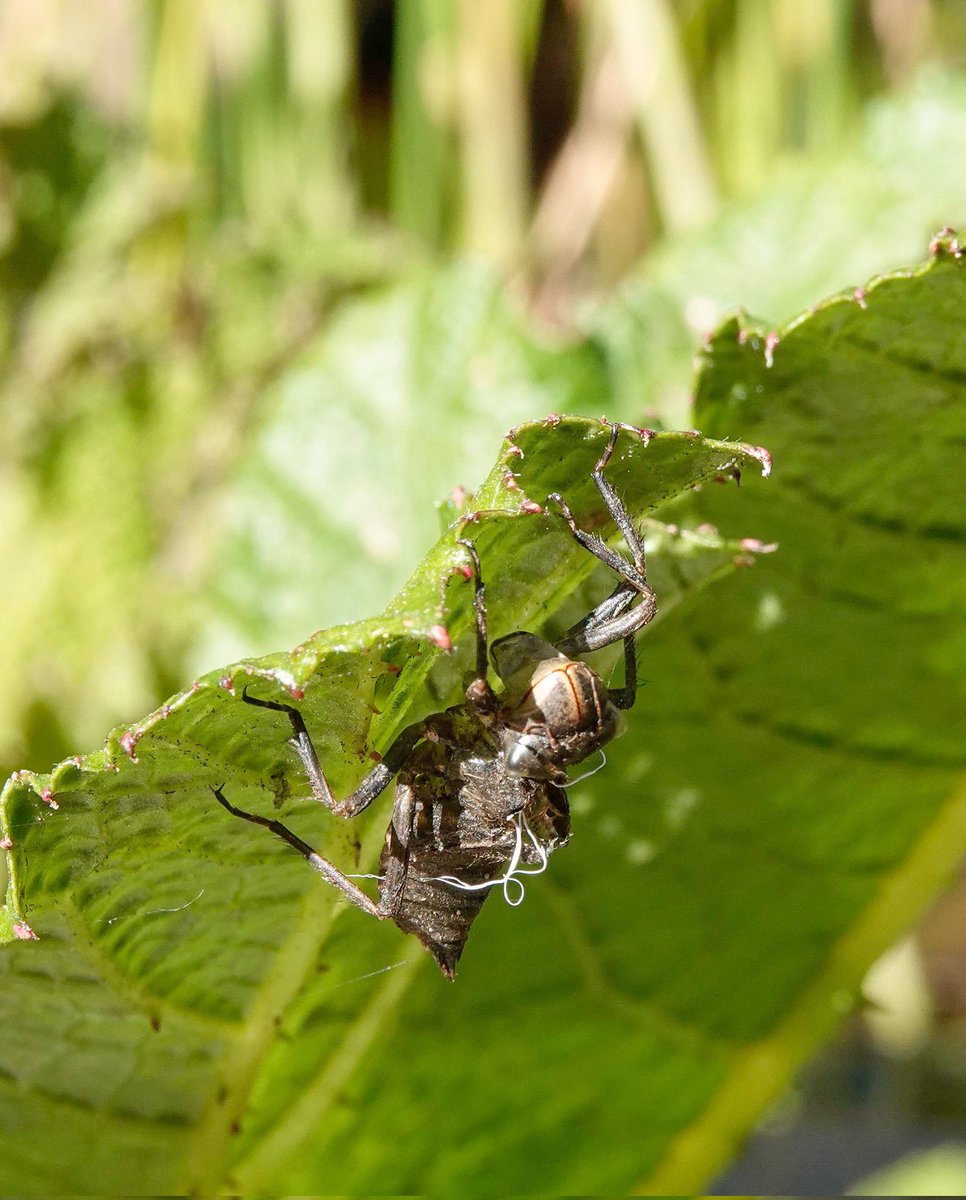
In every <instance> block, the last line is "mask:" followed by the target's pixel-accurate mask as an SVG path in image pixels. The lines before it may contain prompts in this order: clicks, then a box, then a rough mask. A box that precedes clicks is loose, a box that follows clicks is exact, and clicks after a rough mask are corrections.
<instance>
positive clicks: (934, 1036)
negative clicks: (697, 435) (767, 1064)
mask: <svg viewBox="0 0 966 1200" xmlns="http://www.w3.org/2000/svg"><path fill="white" fill-rule="evenodd" d="M964 56H966V14H964V10H963V5H962V3H961V0H808V2H807V3H802V0H594V2H593V3H581V2H579V0H570V2H564V0H544V2H541V0H486V3H485V4H482V3H479V2H478V0H477V2H474V0H398V2H397V3H391V2H390V0H356V2H355V3H351V2H349V0H324V2H318V0H274V2H272V0H157V2H155V3H150V4H131V3H128V2H126V0H87V2H86V3H84V4H77V3H68V2H67V0H4V2H3V4H2V6H0V412H2V414H3V438H2V442H0V562H2V564H3V580H4V586H3V588H2V589H0V631H2V632H0V672H2V676H3V678H4V679H5V680H6V681H7V687H6V688H5V689H4V691H3V694H2V695H0V766H2V767H3V774H6V771H7V770H12V769H14V768H17V767H23V766H29V767H32V768H34V769H37V770H44V769H47V768H48V767H49V766H50V764H51V763H52V762H54V761H56V760H58V759H61V758H63V757H65V756H67V755H69V754H73V753H75V752H77V751H80V750H86V749H88V748H91V747H93V746H95V745H97V744H99V743H100V741H101V740H102V738H103V736H104V735H105V733H106V731H107V730H108V729H109V728H110V727H111V726H113V725H115V724H117V723H119V722H122V721H131V720H134V719H135V718H137V717H139V716H141V715H143V714H144V713H146V712H148V711H149V710H151V709H152V708H154V707H156V705H157V704H158V703H160V702H161V701H162V700H163V699H164V698H165V697H166V696H167V695H169V694H170V693H172V692H174V691H175V690H176V689H178V688H179V687H181V686H183V685H184V683H185V682H186V681H187V680H188V679H190V678H191V676H192V675H193V674H194V673H197V672H199V671H201V670H207V669H210V668H213V667H216V666H218V665H219V664H220V663H222V662H227V661H230V660H231V659H233V658H237V657H240V656H243V655H254V654H258V653H263V652H267V651H270V650H273V649H277V648H279V647H282V646H286V645H290V644H292V643H294V642H295V641H297V640H299V639H300V638H302V637H304V636H305V635H306V634H308V633H309V632H311V631H312V629H314V628H318V627H322V626H325V625H328V624H332V623H334V622H337V621H344V620H354V619H358V618H361V617H364V616H368V615H370V614H373V613H376V612H378V611H379V610H380V609H381V608H382V607H383V606H384V605H385V603H386V602H387V601H388V599H389V598H390V596H391V595H392V593H393V591H394V589H395V588H396V587H398V586H399V585H400V584H401V582H402V581H403V580H404V579H405V577H406V576H407V574H408V572H409V571H410V569H411V568H412V567H413V566H414V565H415V564H416V562H417V561H418V559H419V557H420V555H421V554H422V552H423V551H424V550H425V548H426V547H427V546H428V545H429V544H430V543H431V541H432V540H433V538H434V536H435V533H436V530H437V525H438V520H439V518H438V516H437V514H436V512H435V509H434V502H435V501H436V500H437V499H439V498H441V497H443V496H444V495H445V494H446V493H447V492H448V491H449V490H450V489H452V488H453V487H454V486H456V485H458V484H465V485H467V486H472V485H474V484H475V483H476V482H478V481H479V480H480V479H481V478H482V476H483V474H484V472H485V470H486V469H487V467H488V466H489V464H490V463H491V462H492V460H493V457H494V454H495V451H496V448H497V446H498V444H499V438H500V436H501V434H502V433H503V431H504V430H505V429H506V428H507V427H508V426H509V425H511V424H514V423H517V422H519V421H522V420H524V419H527V418H530V417H538V416H542V415H544V413H545V412H546V411H547V407H548V387H545V386H537V385H534V383H533V381H534V379H536V380H538V381H539V380H540V376H541V353H542V348H546V349H547V350H548V351H549V349H551V348H552V349H554V350H555V351H556V350H559V348H560V347H561V346H564V347H566V346H569V345H572V346H573V353H574V370H573V371H572V372H571V377H572V378H573V380H574V381H575V382H574V383H573V384H572V385H571V387H570V388H569V390H567V391H564V392H559V393H552V392H551V394H550V396H549V399H550V401H551V402H552V406H553V407H556V408H559V409H561V410H566V411H584V412H588V413H591V414H599V413H600V412H604V411H606V412H607V413H608V414H609V415H612V416H618V417H621V418H623V419H628V420H639V421H643V420H645V419H646V420H647V421H648V422H649V423H656V422H663V423H665V424H667V425H669V426H683V427H687V426H688V425H689V424H690V420H689V408H688V388H689V375H690V363H691V357H692V354H693V352H694V348H695V346H696V345H697V344H698V342H699V339H700V338H701V337H702V335H704V334H705V333H707V332H708V331H710V329H711V328H713V326H714V325H715V324H716V323H717V322H718V321H719V320H720V319H721V317H722V316H723V315H724V314H725V313H726V312H727V311H729V309H731V308H733V307H734V306H736V305H738V304H744V305H746V306H747V307H749V308H751V309H752V310H754V311H755V312H756V313H758V314H760V315H762V316H763V317H766V318H767V319H769V320H771V321H774V322H780V321H785V320H788V319H789V318H791V317H792V316H793V315H794V314H795V313H796V312H797V311H799V310H801V309H803V308H804V307H806V306H807V305H808V304H810V303H812V302H815V301H818V300H820V299H821V298H823V297H824V296H825V295H827V294H828V293H830V292H832V291H834V290H836V289H838V288H840V287H844V286H849V285H855V284H858V283H862V282H864V281H865V279H866V278H867V277H868V276H869V275H871V274H873V273H875V272H876V271H880V270H885V269H887V268H890V267H894V266H897V265H900V264H902V263H904V262H907V261H910V262H911V261H915V260H916V259H918V258H921V257H922V256H923V253H924V250H925V247H926V244H927V242H928V238H929V235H930V234H931V233H932V232H933V231H934V230H935V229H936V228H939V227H940V226H942V225H944V224H955V223H956V221H957V220H959V221H961V222H966V178H963V169H962V164H963V163H964V162H966V77H964V75H963V74H962V66H963V62H964ZM591 361H593V363H594V365H595V367H597V366H599V365H600V364H601V363H603V364H604V365H605V366H606V371H607V378H608V379H609V381H610V393H609V394H607V395H601V394H600V393H599V391H598V390H594V389H593V388H590V387H589V388H588V389H586V390H584V389H582V388H581V387H580V379H581V364H582V363H584V362H587V363H589V362H591ZM587 378H588V379H589V380H593V381H596V380H597V379H598V378H599V372H598V371H597V370H596V369H595V370H594V371H590V370H589V368H588V370H587ZM731 432H732V433H733V434H734V436H736V437H740V436H741V430H733V431H731ZM957 905H959V907H957ZM962 908H963V902H962V900H961V899H958V898H957V896H956V894H955V893H954V894H953V895H952V896H951V897H949V898H947V900H946V901H944V906H943V909H942V910H941V912H940V913H938V914H935V915H934V916H933V917H932V918H930V920H929V921H928V922H927V925H926V927H925V929H924V930H923V931H922V933H921V935H920V938H919V941H918V943H917V944H915V945H913V944H910V945H909V946H907V947H905V948H904V949H903V950H901V951H900V952H897V956H896V959H895V962H893V963H892V964H891V965H890V964H888V963H887V964H886V966H885V968H884V969H883V970H884V974H883V976H882V978H883V979H884V980H885V982H884V983H882V985H881V997H882V1000H881V1002H882V1011H881V1012H880V1013H879V1014H878V1015H877V1017H876V1020H875V1021H873V1022H871V1023H869V1022H860V1023H858V1024H856V1025H854V1026H852V1027H851V1029H850V1032H849V1033H848V1035H847V1036H846V1038H845V1039H844V1040H843V1041H842V1042H841V1043H840V1044H839V1046H838V1047H837V1048H836V1049H834V1050H833V1051H830V1052H829V1054H828V1055H827V1056H826V1057H825V1058H824V1059H823V1060H822V1062H821V1063H819V1064H817V1065H816V1066H815V1067H814V1068H813V1070H812V1072H811V1073H810V1075H809V1077H808V1078H807V1079H805V1080H803V1081H802V1083H801V1085H800V1087H799V1088H798V1090H797V1091H796V1093H795V1094H794V1096H792V1097H790V1098H789V1100H788V1103H787V1104H786V1106H785V1107H784V1108H783V1109H782V1111H781V1112H780V1113H778V1114H777V1115H776V1116H775V1117H774V1119H773V1120H772V1122H771V1123H770V1124H769V1126H768V1127H767V1128H766V1130H765V1131H764V1132H763V1133H762V1134H761V1135H760V1137H759V1138H758V1140H757V1141H756V1142H755V1143H754V1144H753V1146H752V1147H751V1149H750V1151H749V1157H748V1160H747V1162H748V1165H747V1168H746V1173H745V1174H744V1175H742V1174H741V1170H742V1169H743V1168H742V1167H741V1165H740V1164H739V1167H737V1168H736V1169H735V1170H736V1173H735V1174H734V1175H733V1176H731V1177H729V1179H728V1180H726V1181H724V1184H723V1186H725V1185H727V1186H733V1187H734V1188H735V1189H737V1190H740V1189H741V1188H745V1189H750V1190H764V1191H781V1190H783V1189H784V1190H787V1191H808V1190H812V1191H815V1190H822V1189H823V1188H824V1189H827V1190H833V1191H834V1190H840V1189H841V1187H843V1186H846V1185H847V1184H848V1183H850V1182H854V1180H855V1179H856V1178H857V1177H858V1175H859V1174H861V1173H863V1172H864V1171H865V1170H866V1169H871V1168H872V1167H878V1166H881V1165H882V1164H883V1163H885V1162H887V1161H888V1159H889V1157H890V1155H891V1156H892V1157H895V1156H897V1155H898V1153H899V1151H900V1150H903V1149H909V1150H915V1149H917V1148H919V1147H920V1146H923V1145H931V1144H933V1143H934V1142H936V1141H937V1140H942V1137H941V1136H940V1134H942V1135H943V1136H945V1132H950V1131H951V1135H952V1134H956V1133H957V1132H958V1129H959V1128H960V1126H961V1119H962V1116H963V1114H964V1112H966V1041H964V1039H963V1036H962V1029H963V1024H964V1014H966V939H964V938H963V936H962V935H961V933H960V932H959V931H960V930H961V929H962V928H963V927H964V924H966V923H964V922H963V921H962V920H960V917H961V916H962V915H963V913H962ZM890 972H891V974H890ZM937 1013H939V1017H937ZM940 1018H941V1019H940ZM856 1122H858V1123H859V1125H861V1126H862V1127H863V1128H864V1127H865V1126H866V1125H868V1126H869V1128H874V1129H875V1130H876V1131H878V1132H877V1133H876V1137H878V1138H879V1139H880V1141H884V1143H885V1144H884V1145H881V1146H880V1145H878V1143H877V1144H876V1149H875V1151H874V1152H873V1151H870V1154H869V1156H868V1158H863V1157H862V1154H861V1153H860V1152H859V1151H858V1150H857V1146H859V1144H860V1142H861V1137H860V1136H859V1135H858V1134H857V1133H856ZM890 1122H891V1124H890ZM943 1122H949V1123H950V1124H949V1130H946V1126H945V1125H943ZM883 1129H888V1130H891V1131H892V1132H891V1134H890V1135H889V1136H888V1137H885V1136H884V1135H883V1134H882V1130H883ZM937 1130H938V1132H937ZM944 1131H945V1132H944ZM872 1140H873V1141H874V1140H875V1139H874V1138H873V1139H872ZM789 1147H792V1149H791V1150H790V1149H789ZM795 1147H799V1148H802V1147H804V1149H802V1150H801V1154H800V1155H798V1156H797V1157H796V1151H795V1149H794V1148H795ZM809 1147H811V1151H809ZM893 1152H894V1153H893ZM850 1155H851V1158H850V1157H849V1156H850ZM756 1156H757V1157H756ZM799 1158H801V1160H802V1162H801V1163H798V1159H799ZM931 1161H932V1164H933V1166H934V1165H935V1160H931ZM949 1161H950V1162H953V1163H954V1165H955V1162H956V1161H958V1160H956V1159H955V1156H953V1157H952V1158H951V1159H950V1160H949ZM778 1162H781V1163H783V1164H784V1166H783V1168H782V1169H783V1170H784V1171H785V1174H781V1171H779V1173H778V1174H774V1173H773V1174H769V1172H770V1171H773V1170H778V1168H777V1167H776V1163H778ZM797 1163H798V1165H799V1166H801V1167H802V1170H803V1171H804V1174H798V1175H795V1174H794V1170H795V1169H796V1164H797ZM803 1164H804V1165H803ZM959 1165H960V1169H961V1165H962V1164H961V1163H960V1164H959ZM832 1166H840V1167H841V1170H840V1174H839V1175H835V1174H834V1172H833V1174H832V1175H831V1176H830V1175H829V1174H828V1171H829V1170H830V1169H832ZM853 1168H854V1173H853V1174H852V1175H851V1176H849V1175H847V1171H848V1170H853ZM822 1171H825V1172H826V1174H822ZM747 1172H751V1173H750V1174H749V1173H747ZM843 1172H845V1173H846V1174H843ZM961 1180H962V1182H961V1185H960V1186H966V1174H964V1175H962V1176H961ZM756 1181H757V1182H756ZM883 1186H884V1185H883Z"/></svg>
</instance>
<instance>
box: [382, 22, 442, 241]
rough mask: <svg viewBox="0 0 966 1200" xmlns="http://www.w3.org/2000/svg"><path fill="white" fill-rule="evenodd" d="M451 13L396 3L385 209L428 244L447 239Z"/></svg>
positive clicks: (407, 230)
mask: <svg viewBox="0 0 966 1200" xmlns="http://www.w3.org/2000/svg"><path fill="white" fill-rule="evenodd" d="M454 16H455V10H454V8H453V4H452V3H451V2H446V3H439V2H437V0H400V3H399V4H398V6H397V7H396V31H395V44H394V46H393V69H392V70H393V73H392V93H393V94H392V142H391V151H390V154H391V161H390V169H389V208H390V213H391V215H392V218H393V220H394V221H395V223H396V224H397V225H398V226H399V227H400V228H401V229H404V230H406V232H408V233H414V234H417V235H418V236H419V237H421V238H422V239H423V240H424V241H425V242H426V243H427V244H428V245H430V246H434V245H439V244H440V242H441V241H443V240H444V238H445V236H446V232H447V229H448V220H447V217H448V212H449V208H450V200H451V186H452V177H453V169H454V165H455V153H454V152H455V146H454V143H453V138H452V133H451V129H450V124H451V112H452V90H453V66H452V46H453V35H454Z"/></svg>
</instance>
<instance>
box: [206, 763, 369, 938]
mask: <svg viewBox="0 0 966 1200" xmlns="http://www.w3.org/2000/svg"><path fill="white" fill-rule="evenodd" d="M211 790H212V791H213V792H214V794H215V799H216V800H217V801H218V803H219V804H220V805H221V806H222V807H223V808H226V809H227V810H228V811H229V812H230V813H231V815H232V816H233V817H241V818H242V819H243V820H245V821H251V822H252V824H253V825H263V826H264V827H265V828H266V829H270V830H271V831H272V833H274V834H276V835H277V836H278V837H280V838H281V839H282V841H284V842H288V844H289V845H290V846H291V847H293V849H295V850H297V851H298V852H299V854H301V855H302V857H303V858H304V859H305V861H306V862H307V863H308V864H309V866H310V867H312V868H314V869H315V870H316V871H318V873H319V874H320V875H321V876H322V878H323V879H324V880H325V881H326V882H327V883H331V884H332V886H333V887H337V888H338V889H339V891H340V892H342V894H343V895H344V896H345V897H346V898H347V899H349V900H351V901H352V903H353V904H355V905H356V907H357V908H361V909H362V911H363V912H367V913H369V915H370V916H372V917H379V918H380V919H382V917H383V915H384V914H383V913H382V911H381V910H380V908H379V906H378V905H377V904H376V903H375V902H374V901H373V900H370V899H369V897H368V896H367V895H366V894H365V892H364V891H363V890H362V888H360V887H358V886H357V885H356V884H354V883H353V882H352V880H351V879H347V878H346V877H345V875H343V874H342V872H341V871H340V870H339V869H338V867H335V866H333V864H332V863H330V862H329V860H328V859H327V858H323V857H322V855H321V854H318V853H317V852H316V851H315V850H313V849H312V847H311V846H310V845H309V844H308V843H307V842H303V841H302V839H301V838H300V837H296V835H295V834H294V833H293V832H292V831H291V829H289V828H288V827H287V826H285V825H283V824H282V822H281V821H276V820H273V819H272V818H270V817H260V816H259V815H258V814H257V813H250V812H245V811H244V810H243V809H241V808H236V807H235V806H234V804H232V803H231V802H230V801H229V800H226V799H225V795H224V792H223V791H222V788H221V787H216V788H212V789H211Z"/></svg>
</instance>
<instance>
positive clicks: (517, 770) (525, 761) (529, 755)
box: [505, 741, 550, 779]
mask: <svg viewBox="0 0 966 1200" xmlns="http://www.w3.org/2000/svg"><path fill="white" fill-rule="evenodd" d="M505 762H506V773H507V774H508V775H509V776H510V777H511V778H512V779H547V778H549V774H550V773H549V771H548V770H547V766H546V764H545V763H544V762H543V761H542V760H541V759H540V756H539V755H538V754H536V753H535V751H534V750H533V749H532V748H531V747H530V746H528V745H527V743H526V742H524V741H515V742H513V743H512V745H511V746H510V747H509V748H508V749H507V750H506V752H505Z"/></svg>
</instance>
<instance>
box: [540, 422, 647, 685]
mask: <svg viewBox="0 0 966 1200" xmlns="http://www.w3.org/2000/svg"><path fill="white" fill-rule="evenodd" d="M619 432H620V426H618V425H612V426H611V435H610V439H609V441H608V443H607V445H606V447H605V448H604V452H603V454H601V456H600V458H599V459H598V461H597V465H596V466H595V467H594V471H593V479H594V483H595V484H596V485H597V490H598V491H599V492H600V495H601V498H602V499H603V501H604V503H605V504H606V505H607V509H608V511H609V512H610V514H611V517H612V518H613V519H614V523H615V524H616V525H617V528H618V529H619V530H620V532H621V534H622V535H623V537H624V541H625V542H626V543H627V548H628V550H629V551H630V554H631V558H630V561H628V560H627V559H626V558H624V557H623V556H622V555H620V554H617V553H616V552H615V551H613V550H611V549H610V547H609V546H607V545H606V544H605V543H604V542H603V541H602V540H601V539H600V538H598V537H595V536H594V535H593V534H590V533H587V532H585V531H584V530H583V529H581V528H580V527H579V526H578V525H577V522H576V520H575V518H574V515H573V513H572V512H571V510H570V506H569V505H568V504H567V502H566V501H565V500H564V499H563V497H562V496H561V495H559V494H558V493H556V492H555V493H553V494H552V495H551V496H549V497H548V499H549V500H552V501H553V502H554V503H555V504H556V505H557V507H558V508H559V509H560V511H561V513H562V515H563V518H564V520H565V521H566V522H567V524H568V525H569V527H570V532H571V533H572V534H573V536H574V538H575V539H576V540H577V541H578V542H579V543H580V544H581V545H582V546H583V547H584V548H585V549H587V550H589V551H590V552H591V554H593V555H594V556H595V558H598V559H600V561H601V562H602V563H604V564H605V565H606V566H608V567H610V569H611V570H612V571H613V572H614V573H615V574H616V575H617V576H618V577H619V578H620V581H621V582H620V583H619V584H618V585H617V587H616V588H615V589H614V591H613V592H612V593H611V594H610V596H608V597H607V599H606V600H603V601H601V603H600V604H598V605H597V607H596V608H595V609H594V610H593V611H592V612H590V613H588V615H587V616H586V617H584V618H583V619H582V620H580V621H578V622H577V623H576V625H573V626H572V627H571V628H570V629H568V630H567V631H566V633H565V634H564V635H563V637H562V638H560V640H559V641H558V642H557V643H556V645H557V648H558V649H559V650H561V651H562V652H563V653H564V654H568V655H576V654H586V653H587V652H588V651H592V650H600V649H601V648H602V647H604V646H610V645H612V644H613V643H614V642H616V641H618V640H619V639H623V641H624V670H625V683H624V687H623V688H617V689H612V690H611V699H612V701H613V703H614V704H615V705H616V706H617V707H618V708H630V707H631V705H632V704H633V703H634V697H635V694H636V691H637V684H636V679H635V674H636V668H637V655H636V651H635V647H634V634H635V633H636V632H637V631H638V630H639V629H642V628H643V627H644V626H645V625H647V624H648V623H649V622H650V621H652V620H653V619H654V616H655V614H656V612H657V600H656V597H655V595H654V592H653V590H652V588H651V587H650V585H649V584H648V582H647V576H646V571H645V563H644V539H643V538H642V537H641V535H640V534H639V533H638V531H637V530H636V529H635V527H634V523H633V521H632V520H631V517H630V514H629V513H628V511H627V509H626V508H625V506H624V503H623V501H622V500H621V498H620V497H619V496H618V494H617V492H616V491H615V490H614V487H613V485H612V484H611V482H610V481H609V480H608V479H607V478H606V476H605V475H604V470H605V468H606V466H607V464H608V462H610V458H611V455H612V454H613V453H614V447H615V446H616V445H617V436H618V433H619ZM638 597H639V598H640V603H639V604H637V605H636V606H635V605H634V601H635V600H636V599H637V598H638Z"/></svg>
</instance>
